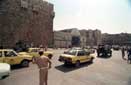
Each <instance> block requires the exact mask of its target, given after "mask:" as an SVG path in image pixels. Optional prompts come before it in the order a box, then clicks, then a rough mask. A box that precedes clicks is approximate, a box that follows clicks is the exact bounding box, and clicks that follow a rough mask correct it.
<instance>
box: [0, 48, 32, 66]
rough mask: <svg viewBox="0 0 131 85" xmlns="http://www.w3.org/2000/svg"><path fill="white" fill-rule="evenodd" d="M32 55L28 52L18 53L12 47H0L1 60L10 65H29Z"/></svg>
mask: <svg viewBox="0 0 131 85" xmlns="http://www.w3.org/2000/svg"><path fill="white" fill-rule="evenodd" d="M30 61H32V56H30V55H27V54H22V55H21V54H18V53H16V52H15V51H14V50H12V49H0V62H1V63H8V64H10V65H17V64H20V65H21V66H23V67H28V66H29V63H30Z"/></svg>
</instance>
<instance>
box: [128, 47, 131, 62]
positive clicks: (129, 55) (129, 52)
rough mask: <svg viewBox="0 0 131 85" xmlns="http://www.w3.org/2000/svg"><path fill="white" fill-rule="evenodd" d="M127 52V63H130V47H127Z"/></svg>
mask: <svg viewBox="0 0 131 85" xmlns="http://www.w3.org/2000/svg"><path fill="white" fill-rule="evenodd" d="M127 53H128V60H127V63H130V64H131V47H129V49H128V51H127Z"/></svg>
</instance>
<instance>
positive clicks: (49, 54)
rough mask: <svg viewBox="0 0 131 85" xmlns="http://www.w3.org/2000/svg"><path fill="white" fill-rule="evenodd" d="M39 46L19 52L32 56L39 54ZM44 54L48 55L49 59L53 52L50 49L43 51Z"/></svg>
mask: <svg viewBox="0 0 131 85" xmlns="http://www.w3.org/2000/svg"><path fill="white" fill-rule="evenodd" d="M39 51H40V48H29V49H28V52H20V53H19V54H29V55H31V56H33V57H36V56H39V53H38V52H39ZM44 55H45V56H47V57H49V58H50V59H51V58H52V57H53V52H50V51H44Z"/></svg>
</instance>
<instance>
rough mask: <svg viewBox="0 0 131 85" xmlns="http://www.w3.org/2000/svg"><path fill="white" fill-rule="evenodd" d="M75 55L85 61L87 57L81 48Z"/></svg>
mask: <svg viewBox="0 0 131 85" xmlns="http://www.w3.org/2000/svg"><path fill="white" fill-rule="evenodd" d="M77 56H78V57H79V60H80V62H86V61H87V59H88V57H87V56H86V53H85V51H83V50H81V51H78V54H77Z"/></svg>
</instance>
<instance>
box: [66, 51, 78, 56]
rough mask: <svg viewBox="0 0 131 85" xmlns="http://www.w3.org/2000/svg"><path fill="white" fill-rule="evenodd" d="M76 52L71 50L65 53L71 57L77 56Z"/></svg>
mask: <svg viewBox="0 0 131 85" xmlns="http://www.w3.org/2000/svg"><path fill="white" fill-rule="evenodd" d="M76 52H77V51H76V50H69V51H67V52H64V53H65V54H69V55H76Z"/></svg>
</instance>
